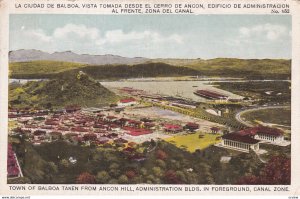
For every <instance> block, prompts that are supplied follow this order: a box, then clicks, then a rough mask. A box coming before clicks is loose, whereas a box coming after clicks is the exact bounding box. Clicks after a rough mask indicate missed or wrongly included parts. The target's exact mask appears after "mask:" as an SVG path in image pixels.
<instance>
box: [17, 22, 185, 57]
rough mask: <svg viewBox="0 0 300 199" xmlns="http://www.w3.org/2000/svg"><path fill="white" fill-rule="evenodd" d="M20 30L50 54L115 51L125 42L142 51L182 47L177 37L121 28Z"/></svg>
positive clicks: (181, 41)
mask: <svg viewBox="0 0 300 199" xmlns="http://www.w3.org/2000/svg"><path fill="white" fill-rule="evenodd" d="M21 29H23V30H22V32H23V33H24V36H25V38H27V40H28V41H31V42H32V43H33V44H34V43H38V44H39V45H42V44H43V43H47V45H48V48H50V46H51V48H53V51H57V50H72V49H78V50H80V48H86V49H88V48H100V49H107V50H108V49H118V48H123V47H124V46H125V45H126V46H128V43H130V44H131V45H132V46H135V47H136V48H139V49H142V48H145V47H153V46H159V45H160V44H172V45H177V44H182V43H183V40H184V38H183V37H182V36H181V35H178V34H169V35H162V34H161V33H159V32H157V31H152V30H143V31H129V32H124V31H123V30H121V29H115V30H107V31H105V32H100V30H99V29H98V28H95V27H87V26H85V25H76V24H66V25H64V26H62V27H57V28H56V29H54V30H53V32H52V33H50V34H49V33H48V34H47V33H46V32H45V31H44V30H42V29H26V28H25V27H24V28H21ZM95 45H96V46H95ZM45 47H46V46H45ZM54 48H56V49H54Z"/></svg>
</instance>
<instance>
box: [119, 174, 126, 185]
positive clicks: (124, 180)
mask: <svg viewBox="0 0 300 199" xmlns="http://www.w3.org/2000/svg"><path fill="white" fill-rule="evenodd" d="M118 182H119V184H127V183H128V177H127V176H126V175H121V176H120V177H119V178H118Z"/></svg>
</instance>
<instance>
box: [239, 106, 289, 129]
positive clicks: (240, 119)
mask: <svg viewBox="0 0 300 199" xmlns="http://www.w3.org/2000/svg"><path fill="white" fill-rule="evenodd" d="M289 107H290V106H264V107H256V108H251V109H246V110H243V111H240V112H238V113H237V114H236V115H235V119H236V120H237V121H239V122H240V123H242V124H244V125H246V126H248V127H253V125H252V124H251V123H250V122H248V121H244V120H243V119H242V118H241V116H242V115H243V114H244V113H247V112H251V111H257V110H263V109H272V108H289Z"/></svg>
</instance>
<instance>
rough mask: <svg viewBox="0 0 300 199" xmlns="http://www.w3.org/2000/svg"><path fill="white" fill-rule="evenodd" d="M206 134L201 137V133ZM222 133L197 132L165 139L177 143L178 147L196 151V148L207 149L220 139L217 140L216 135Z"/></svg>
mask: <svg viewBox="0 0 300 199" xmlns="http://www.w3.org/2000/svg"><path fill="white" fill-rule="evenodd" d="M200 134H201V135H204V137H203V138H199V135H200ZM218 136H220V135H218V134H216V135H214V134H203V133H200V132H197V133H195V134H190V135H177V136H176V135H175V136H173V137H169V138H166V139H165V141H167V142H170V143H173V144H175V145H176V146H177V147H180V148H185V149H186V150H187V151H189V152H194V151H195V150H196V149H200V150H202V149H205V148H207V147H209V146H210V145H213V144H216V143H218V142H220V141H218V140H216V137H218Z"/></svg>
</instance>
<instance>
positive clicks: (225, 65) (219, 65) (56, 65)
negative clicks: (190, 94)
mask: <svg viewBox="0 0 300 199" xmlns="http://www.w3.org/2000/svg"><path fill="white" fill-rule="evenodd" d="M9 57H10V62H11V63H10V72H11V73H10V77H12V78H25V79H26V78H53V77H57V74H58V73H63V72H66V71H72V70H74V71H79V70H82V71H85V72H86V73H87V74H89V75H91V76H93V77H94V78H97V79H110V78H133V77H159V76H170V77H171V76H184V75H200V76H213V77H239V78H246V79H290V78H291V60H284V59H235V58H216V59H209V60H204V59H147V58H126V57H120V56H116V55H78V54H76V53H73V52H71V51H66V52H59V53H53V54H49V53H45V52H42V51H38V50H18V51H12V52H10V55H9ZM79 68H80V69H79Z"/></svg>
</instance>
